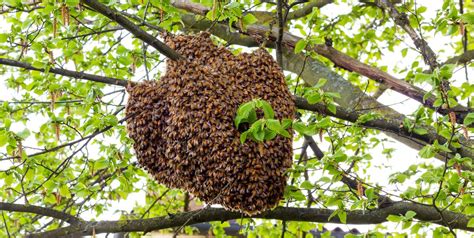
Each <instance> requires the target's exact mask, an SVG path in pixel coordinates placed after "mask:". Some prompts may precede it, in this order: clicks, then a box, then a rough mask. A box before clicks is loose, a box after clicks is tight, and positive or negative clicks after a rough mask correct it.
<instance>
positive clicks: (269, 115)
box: [260, 100, 275, 119]
mask: <svg viewBox="0 0 474 238" xmlns="http://www.w3.org/2000/svg"><path fill="white" fill-rule="evenodd" d="M260 105H261V108H262V110H263V114H264V116H265V119H273V118H274V117H275V113H274V112H273V108H272V105H270V103H268V102H267V101H265V100H260Z"/></svg>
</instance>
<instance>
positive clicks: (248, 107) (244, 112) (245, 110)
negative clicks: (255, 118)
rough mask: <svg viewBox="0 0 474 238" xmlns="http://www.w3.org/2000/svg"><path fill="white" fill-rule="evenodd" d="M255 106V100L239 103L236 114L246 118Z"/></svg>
mask: <svg viewBox="0 0 474 238" xmlns="http://www.w3.org/2000/svg"><path fill="white" fill-rule="evenodd" d="M254 108H255V102H254V101H250V102H246V103H244V104H242V105H240V107H239V109H237V115H238V116H242V117H243V118H247V117H248V116H249V114H250V112H251V111H252V110H253V109H254Z"/></svg>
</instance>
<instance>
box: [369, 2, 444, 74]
mask: <svg viewBox="0 0 474 238" xmlns="http://www.w3.org/2000/svg"><path fill="white" fill-rule="evenodd" d="M375 4H376V5H377V6H378V7H380V8H382V9H385V10H386V11H388V13H389V14H390V17H391V18H392V19H393V20H394V21H395V24H397V25H398V26H400V27H401V28H402V29H403V30H405V32H406V33H407V34H408V35H409V36H410V38H411V39H412V40H413V42H414V43H415V46H416V48H417V49H419V50H420V51H421V55H422V56H423V59H424V60H425V63H426V64H428V65H429V66H430V69H431V70H434V69H435V68H437V67H438V62H437V61H436V54H435V53H434V51H433V50H432V49H431V47H430V46H429V45H428V43H427V42H426V41H425V39H423V38H422V37H420V36H419V35H418V33H416V31H415V30H414V29H413V28H412V27H411V25H410V21H409V20H408V17H407V15H406V14H404V13H400V12H398V10H397V9H396V8H395V6H393V5H392V3H391V2H390V1H388V0H376V1H375Z"/></svg>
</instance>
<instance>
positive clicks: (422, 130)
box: [413, 127, 428, 135]
mask: <svg viewBox="0 0 474 238" xmlns="http://www.w3.org/2000/svg"><path fill="white" fill-rule="evenodd" d="M413 132H415V133H416V134H418V135H426V134H428V130H426V129H425V128H422V127H415V128H413Z"/></svg>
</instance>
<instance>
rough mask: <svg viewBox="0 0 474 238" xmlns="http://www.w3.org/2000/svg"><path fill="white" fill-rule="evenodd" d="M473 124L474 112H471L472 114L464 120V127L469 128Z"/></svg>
mask: <svg viewBox="0 0 474 238" xmlns="http://www.w3.org/2000/svg"><path fill="white" fill-rule="evenodd" d="M472 123H474V112H471V113H469V114H467V115H466V117H465V118H464V125H465V126H469V125H471V124H472Z"/></svg>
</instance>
